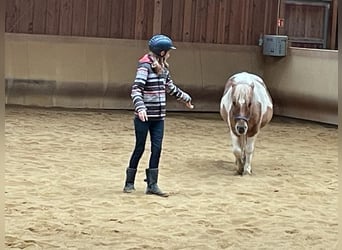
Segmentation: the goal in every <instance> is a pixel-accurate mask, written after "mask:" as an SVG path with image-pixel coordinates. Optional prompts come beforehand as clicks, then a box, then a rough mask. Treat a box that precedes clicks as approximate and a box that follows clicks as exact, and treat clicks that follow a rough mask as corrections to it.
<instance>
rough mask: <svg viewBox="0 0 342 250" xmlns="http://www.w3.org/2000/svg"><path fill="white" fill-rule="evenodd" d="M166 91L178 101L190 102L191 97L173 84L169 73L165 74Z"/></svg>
mask: <svg viewBox="0 0 342 250" xmlns="http://www.w3.org/2000/svg"><path fill="white" fill-rule="evenodd" d="M166 91H167V93H168V94H169V95H171V96H175V97H176V98H177V100H178V101H182V102H185V103H186V102H190V101H191V96H190V95H189V94H188V93H186V92H185V91H183V90H181V89H180V88H179V87H178V86H177V85H176V84H174V83H173V80H172V79H171V77H170V74H169V73H167V77H166Z"/></svg>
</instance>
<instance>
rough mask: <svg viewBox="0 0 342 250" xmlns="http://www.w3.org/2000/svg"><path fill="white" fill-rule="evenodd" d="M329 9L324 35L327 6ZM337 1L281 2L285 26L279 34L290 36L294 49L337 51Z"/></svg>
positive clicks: (280, 13) (287, 0)
mask: <svg viewBox="0 0 342 250" xmlns="http://www.w3.org/2000/svg"><path fill="white" fill-rule="evenodd" d="M327 5H329V8H328V22H327V25H328V27H327V34H326V36H327V37H325V34H324V23H325V14H326V6H327ZM337 7H338V6H337V0H330V1H314V0H313V1H292V0H281V1H280V11H279V17H281V18H284V23H285V25H284V26H283V27H282V28H279V34H283V35H287V36H289V40H290V44H291V46H294V47H305V48H320V49H321V48H324V44H326V48H327V49H337V43H336V35H337Z"/></svg>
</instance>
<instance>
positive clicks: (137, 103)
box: [131, 64, 148, 112]
mask: <svg viewBox="0 0 342 250" xmlns="http://www.w3.org/2000/svg"><path fill="white" fill-rule="evenodd" d="M147 76H148V67H147V66H146V65H145V64H140V65H139V66H138V68H137V73H136V76H135V80H134V83H133V84H132V89H131V98H132V100H133V105H134V110H135V111H136V112H140V111H142V110H146V106H145V103H144V88H145V84H146V81H147Z"/></svg>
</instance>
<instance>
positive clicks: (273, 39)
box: [263, 35, 288, 56]
mask: <svg viewBox="0 0 342 250" xmlns="http://www.w3.org/2000/svg"><path fill="white" fill-rule="evenodd" d="M287 44H288V36H279V35H264V37H263V54H264V55H266V56H286V54H287Z"/></svg>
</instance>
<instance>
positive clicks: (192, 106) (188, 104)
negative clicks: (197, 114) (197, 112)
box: [185, 101, 194, 109]
mask: <svg viewBox="0 0 342 250" xmlns="http://www.w3.org/2000/svg"><path fill="white" fill-rule="evenodd" d="M185 105H186V106H187V107H188V108H189V109H193V108H194V105H192V103H191V101H189V102H187V103H185Z"/></svg>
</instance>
